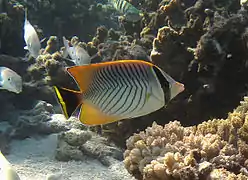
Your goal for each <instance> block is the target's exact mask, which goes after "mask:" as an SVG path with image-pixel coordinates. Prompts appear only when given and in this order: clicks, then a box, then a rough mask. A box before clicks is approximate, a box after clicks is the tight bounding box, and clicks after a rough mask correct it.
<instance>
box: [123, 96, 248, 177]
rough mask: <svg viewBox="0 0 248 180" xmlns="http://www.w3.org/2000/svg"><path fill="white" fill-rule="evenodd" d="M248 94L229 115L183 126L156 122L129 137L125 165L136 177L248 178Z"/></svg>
mask: <svg viewBox="0 0 248 180" xmlns="http://www.w3.org/2000/svg"><path fill="white" fill-rule="evenodd" d="M247 113H248V97H244V100H243V101H241V102H240V106H238V107H237V108H236V109H235V110H234V111H233V112H232V113H229V114H228V117H227V119H213V120H209V121H207V122H203V123H201V124H199V125H197V126H191V127H183V126H181V124H180V122H178V121H174V122H170V123H168V124H166V125H165V126H164V127H163V126H161V125H157V124H156V123H153V125H152V127H148V128H147V129H146V130H145V131H142V132H140V133H139V134H134V135H133V136H131V137H130V138H129V139H128V140H127V143H126V144H127V150H126V151H125V153H124V158H125V160H124V163H125V167H126V168H127V170H128V171H129V173H131V174H133V175H134V176H135V177H136V178H137V179H144V180H160V179H165V180H167V179H168V180H170V179H171V180H174V179H177V180H180V179H184V180H185V179H188V180H194V179H202V180H204V179H205V180H212V179H220V178H224V179H248V171H247V168H248V160H247V158H248V145H247V142H248V114H247Z"/></svg>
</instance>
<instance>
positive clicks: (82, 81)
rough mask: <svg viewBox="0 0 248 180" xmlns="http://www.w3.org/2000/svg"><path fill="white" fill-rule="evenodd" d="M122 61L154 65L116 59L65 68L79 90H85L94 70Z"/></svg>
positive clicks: (140, 61)
mask: <svg viewBox="0 0 248 180" xmlns="http://www.w3.org/2000/svg"><path fill="white" fill-rule="evenodd" d="M122 63H140V64H147V65H149V66H154V65H153V64H152V63H149V62H146V61H143V60H118V61H110V62H103V63H97V64H89V65H84V66H73V67H69V68H67V71H68V72H69V73H70V75H71V76H72V77H73V78H74V80H75V81H76V82H77V84H78V86H79V88H80V90H81V92H85V91H86V90H87V89H88V87H89V85H90V83H91V81H92V78H93V74H94V72H95V71H97V70H98V69H100V68H104V67H106V66H110V65H118V64H122Z"/></svg>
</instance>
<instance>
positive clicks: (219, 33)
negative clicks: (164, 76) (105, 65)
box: [0, 0, 248, 180]
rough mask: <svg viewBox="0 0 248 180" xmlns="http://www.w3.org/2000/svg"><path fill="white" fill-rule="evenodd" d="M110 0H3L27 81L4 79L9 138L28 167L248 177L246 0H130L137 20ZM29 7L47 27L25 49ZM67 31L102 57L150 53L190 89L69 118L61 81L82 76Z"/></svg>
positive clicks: (18, 166) (118, 174) (67, 174)
mask: <svg viewBox="0 0 248 180" xmlns="http://www.w3.org/2000/svg"><path fill="white" fill-rule="evenodd" d="M111 1H114V0H109V1H107V0H102V1H100V0H63V1H62V0H52V1H51V0H42V1H38V0H37V1H35V0H28V1H27V0H19V1H17V0H0V12H1V14H0V66H3V67H8V68H10V69H12V70H13V71H15V72H16V73H18V74H19V75H20V76H21V77H22V81H23V89H22V92H21V93H19V94H16V93H13V92H9V91H7V90H4V89H2V90H0V103H1V104H0V150H1V152H2V153H3V154H4V155H5V157H6V158H7V159H8V160H9V162H10V163H11V165H12V166H13V167H14V169H15V170H16V172H17V173H18V175H19V177H20V179H21V180H34V179H35V180H36V179H37V180H40V179H41V180H42V179H49V178H50V179H52V178H53V177H52V175H51V176H47V175H48V174H55V175H56V176H58V177H55V178H53V179H56V178H57V179H70V180H74V179H80V180H81V179H82V180H84V179H85V180H86V179H113V180H115V179H116V180H118V179H130V180H131V179H144V180H163V179H164V180H167V179H168V180H181V179H182V180H194V179H202V180H204V179H205V180H210V179H242V180H243V179H244V180H245V179H248V160H247V158H248V144H247V142H248V114H247V112H248V97H247V96H246V95H247V90H248V54H247V52H248V1H246V0H240V1H239V0H136V1H134V0H129V1H128V2H129V3H130V4H131V5H132V6H134V7H136V8H137V9H138V10H140V12H142V16H141V18H140V19H139V20H138V21H135V22H133V21H128V20H127V19H125V15H126V14H125V12H121V11H118V9H116V8H115V7H114V6H113V5H112V4H111ZM112 3H113V2H112ZM119 3H120V2H119ZM122 3H123V2H122ZM123 6H124V5H123ZM25 9H27V10H28V20H29V21H30V22H31V24H32V25H33V26H34V28H35V30H36V32H37V34H38V36H39V39H40V40H41V39H43V38H46V39H45V40H44V41H43V42H41V47H42V48H41V50H40V55H39V56H38V57H37V58H34V57H32V56H31V55H30V54H29V53H28V52H27V51H26V50H24V46H25V41H24V31H23V26H24V20H25V15H24V14H25ZM63 36H64V37H66V38H67V39H69V42H70V44H74V43H75V42H77V43H80V45H81V46H82V47H83V48H84V49H85V50H86V51H87V53H88V54H89V56H90V57H93V58H92V60H91V62H92V63H98V62H107V61H115V60H132V59H138V60H145V61H152V63H154V64H155V65H157V66H158V67H160V68H161V69H163V70H164V71H165V72H167V73H168V74H169V75H170V76H171V77H173V78H174V79H176V80H177V81H179V82H181V83H183V84H184V86H185V90H184V91H183V92H182V93H180V94H179V95H178V96H176V97H175V98H174V99H173V100H171V101H170V102H169V103H168V104H167V105H166V108H162V109H160V110H159V111H156V112H153V113H151V114H149V115H146V116H142V117H138V118H134V119H127V120H123V121H118V122H115V123H111V124H107V125H102V126H94V127H86V126H84V125H83V124H82V123H81V122H80V121H79V120H78V119H76V118H74V117H71V118H69V119H68V120H67V119H66V118H65V117H64V115H62V111H61V109H60V106H59V104H58V102H57V100H56V97H55V95H54V91H53V88H52V86H54V85H58V86H62V87H72V88H75V83H74V82H73V81H72V79H71V77H70V76H68V74H67V73H66V71H65V67H67V66H73V65H74V64H73V62H72V61H70V60H68V58H65V56H64V49H65V47H64V44H63V39H62V37H63ZM0 172H1V170H0ZM55 175H54V176H55ZM46 176H47V177H46ZM0 180H1V177H0ZM3 180H6V179H3ZM8 180H12V179H8Z"/></svg>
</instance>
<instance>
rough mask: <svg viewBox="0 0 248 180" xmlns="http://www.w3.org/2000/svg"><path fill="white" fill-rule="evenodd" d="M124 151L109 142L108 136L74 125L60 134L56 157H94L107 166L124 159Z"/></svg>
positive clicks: (74, 158) (81, 158)
mask: <svg viewBox="0 0 248 180" xmlns="http://www.w3.org/2000/svg"><path fill="white" fill-rule="evenodd" d="M62 119H63V118H62ZM76 120H77V119H76ZM74 121H75V119H74ZM77 121H78V120H77ZM122 153H123V151H122V150H121V149H119V148H117V147H116V146H115V145H114V144H112V143H110V142H108V141H107V139H106V138H103V137H100V136H99V135H96V134H95V133H93V132H92V131H88V130H82V128H81V129H79V128H76V127H74V128H71V129H70V130H67V131H64V132H62V133H60V134H59V135H58V142H57V149H56V152H55V158H56V159H57V160H59V161H70V160H72V159H73V160H85V159H87V158H93V159H98V160H99V161H100V162H101V163H102V164H103V165H105V166H110V165H111V164H113V163H116V162H117V161H120V160H122V159H123V158H122Z"/></svg>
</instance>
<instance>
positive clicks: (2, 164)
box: [0, 151, 20, 180]
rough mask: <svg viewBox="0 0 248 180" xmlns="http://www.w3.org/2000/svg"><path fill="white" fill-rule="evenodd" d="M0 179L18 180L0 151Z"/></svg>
mask: <svg viewBox="0 0 248 180" xmlns="http://www.w3.org/2000/svg"><path fill="white" fill-rule="evenodd" d="M0 177H1V178H0V179H1V180H20V177H19V176H18V174H17V173H16V171H15V170H14V168H13V167H12V166H11V164H10V163H9V161H8V160H7V159H6V158H5V157H4V155H3V154H2V152H1V151H0Z"/></svg>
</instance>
